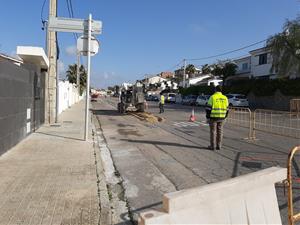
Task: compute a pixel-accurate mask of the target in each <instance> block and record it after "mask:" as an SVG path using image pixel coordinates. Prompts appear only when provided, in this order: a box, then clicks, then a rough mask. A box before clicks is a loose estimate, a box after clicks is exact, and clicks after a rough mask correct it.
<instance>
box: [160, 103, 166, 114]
mask: <svg viewBox="0 0 300 225" xmlns="http://www.w3.org/2000/svg"><path fill="white" fill-rule="evenodd" d="M163 112H165V109H164V104H161V103H159V113H163Z"/></svg>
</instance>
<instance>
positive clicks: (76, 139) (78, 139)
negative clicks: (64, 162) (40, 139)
mask: <svg viewBox="0 0 300 225" xmlns="http://www.w3.org/2000/svg"><path fill="white" fill-rule="evenodd" d="M35 133H36V134H43V135H47V136H52V137H58V138H66V139H70V140H75V141H84V139H83V138H82V139H81V138H73V137H66V136H62V135H57V134H47V133H43V132H35Z"/></svg>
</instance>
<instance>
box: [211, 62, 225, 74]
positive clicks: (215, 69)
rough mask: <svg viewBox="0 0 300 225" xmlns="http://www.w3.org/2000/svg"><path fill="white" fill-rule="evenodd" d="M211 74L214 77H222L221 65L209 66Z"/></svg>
mask: <svg viewBox="0 0 300 225" xmlns="http://www.w3.org/2000/svg"><path fill="white" fill-rule="evenodd" d="M211 68H212V69H211V73H212V74H213V75H214V76H222V75H223V65H221V64H219V63H216V64H213V65H211Z"/></svg>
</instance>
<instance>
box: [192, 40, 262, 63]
mask: <svg viewBox="0 0 300 225" xmlns="http://www.w3.org/2000/svg"><path fill="white" fill-rule="evenodd" d="M267 40H268V39H265V40H262V41H258V42H255V43H253V44H250V45H246V46H244V47H241V48H238V49H235V50H231V51H228V52H224V53H221V54H217V55H212V56H207V57H202V58H193V59H187V60H188V61H198V60H205V59H212V58H216V57H220V56H224V55H228V54H231V53H234V52H239V51H241V50H244V49H247V48H250V47H252V46H255V45H258V44H260V43H263V42H265V41H267Z"/></svg>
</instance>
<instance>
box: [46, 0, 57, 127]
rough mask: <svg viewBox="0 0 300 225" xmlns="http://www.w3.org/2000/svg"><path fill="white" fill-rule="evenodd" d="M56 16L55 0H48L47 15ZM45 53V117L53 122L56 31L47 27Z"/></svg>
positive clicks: (54, 112) (54, 109) (49, 121)
mask: <svg viewBox="0 0 300 225" xmlns="http://www.w3.org/2000/svg"><path fill="white" fill-rule="evenodd" d="M50 16H54V17H56V16H57V0H50V1H49V17H50ZM47 33H48V35H47V55H48V59H49V69H48V79H46V96H45V97H46V99H47V100H46V103H47V104H46V107H45V110H46V113H45V116H46V119H45V121H47V122H48V123H50V124H51V123H54V122H55V117H56V94H57V93H56V86H57V84H56V64H57V43H56V32H55V31H49V30H48V29H47Z"/></svg>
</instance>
